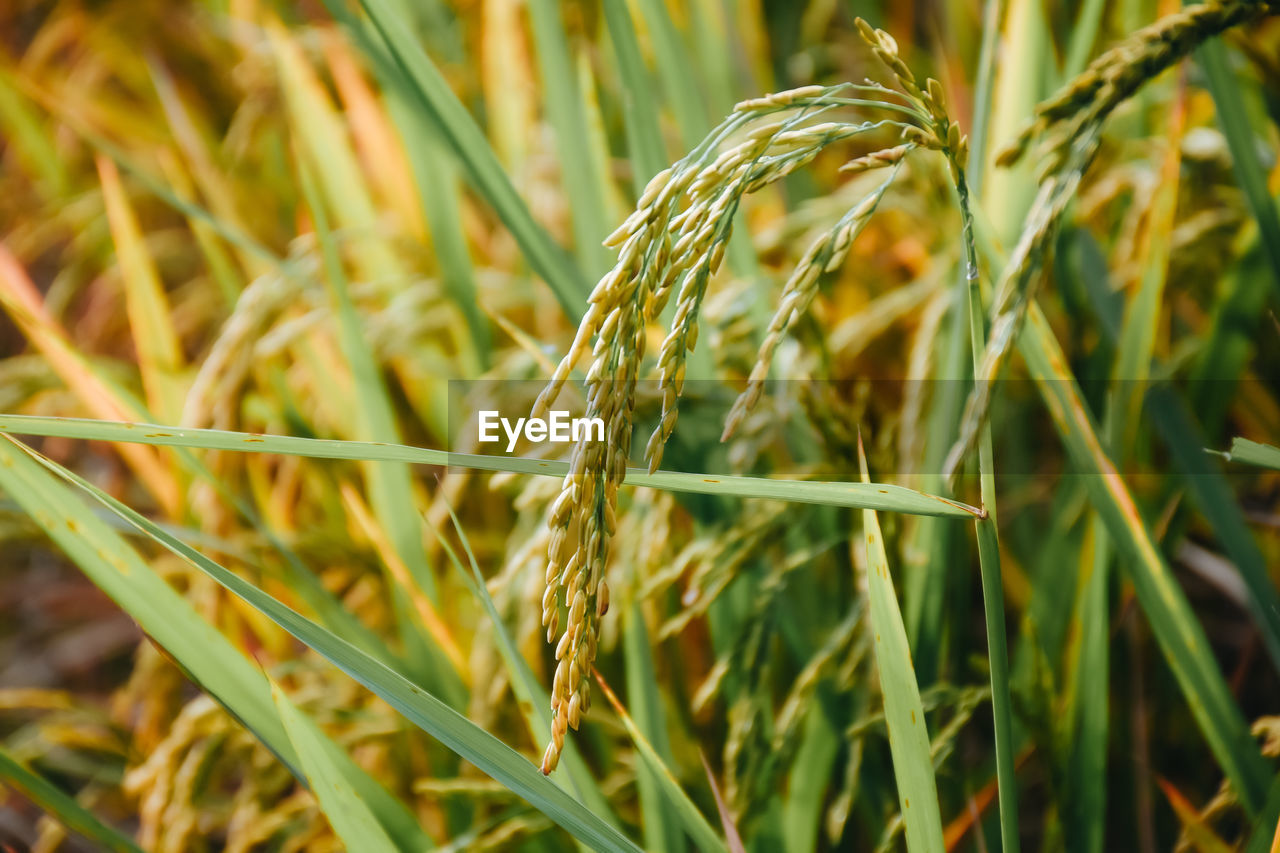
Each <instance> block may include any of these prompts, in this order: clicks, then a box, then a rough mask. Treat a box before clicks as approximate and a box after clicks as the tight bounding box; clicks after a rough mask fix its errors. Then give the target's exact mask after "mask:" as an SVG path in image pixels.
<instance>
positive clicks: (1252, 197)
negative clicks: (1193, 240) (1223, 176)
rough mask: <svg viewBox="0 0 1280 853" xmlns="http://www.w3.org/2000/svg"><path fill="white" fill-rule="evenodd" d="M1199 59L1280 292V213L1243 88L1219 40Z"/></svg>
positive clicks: (1209, 44)
mask: <svg viewBox="0 0 1280 853" xmlns="http://www.w3.org/2000/svg"><path fill="white" fill-rule="evenodd" d="M1196 59H1197V60H1198V61H1199V63H1200V67H1201V68H1203V69H1204V74H1205V77H1206V78H1207V82H1208V88H1209V93H1210V94H1211V95H1213V103H1214V105H1215V106H1217V108H1218V122H1219V123H1220V124H1221V125H1222V132H1223V135H1225V136H1226V137H1227V147H1228V148H1229V149H1230V150H1231V163H1232V165H1233V166H1234V167H1235V172H1236V181H1237V182H1238V183H1239V184H1240V190H1241V192H1243V193H1244V198H1245V203H1246V204H1248V206H1249V211H1250V212H1251V213H1252V214H1253V218H1254V219H1255V220H1256V221H1257V223H1258V231H1259V232H1260V236H1259V240H1258V242H1259V243H1261V244H1262V251H1263V253H1264V254H1265V255H1266V258H1267V262H1268V263H1269V264H1270V265H1271V283H1272V284H1273V285H1274V286H1275V290H1274V291H1273V293H1280V214H1277V212H1276V205H1275V202H1273V201H1272V199H1271V196H1270V194H1268V192H1267V173H1266V170H1265V169H1264V168H1263V166H1262V163H1260V162H1259V161H1258V148H1257V145H1256V143H1255V141H1254V134H1253V128H1252V127H1251V126H1250V123H1249V117H1248V115H1247V114H1246V111H1245V106H1244V101H1243V99H1242V97H1241V86H1240V84H1239V82H1238V81H1237V80H1235V79H1233V76H1232V74H1231V71H1230V69H1228V67H1227V48H1226V45H1224V44H1223V43H1222V41H1221V40H1220V39H1212V40H1210V41H1208V42H1206V43H1205V44H1204V45H1203V46H1202V47H1201V48H1200V49H1199V50H1198V51H1197V52H1196Z"/></svg>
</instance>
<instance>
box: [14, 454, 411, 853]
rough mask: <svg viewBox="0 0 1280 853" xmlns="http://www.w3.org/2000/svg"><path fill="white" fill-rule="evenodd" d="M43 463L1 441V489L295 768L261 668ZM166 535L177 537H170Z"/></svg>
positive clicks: (378, 806) (401, 838)
mask: <svg viewBox="0 0 1280 853" xmlns="http://www.w3.org/2000/svg"><path fill="white" fill-rule="evenodd" d="M37 460H39V461H37ZM41 464H45V465H49V466H51V465H52V463H48V462H47V461H46V460H44V459H43V458H41V457H39V456H38V455H35V454H34V452H33V451H31V450H30V449H28V448H26V447H25V446H23V445H22V444H20V443H19V442H17V441H15V440H14V439H12V438H10V437H9V436H4V437H3V439H0V489H3V490H4V491H5V492H7V493H8V494H9V495H10V497H11V498H13V500H15V501H16V502H17V503H18V504H19V505H20V506H21V507H22V508H23V510H24V511H25V512H26V513H27V514H28V515H30V516H31V518H33V519H34V520H35V521H36V523H37V524H39V525H40V527H41V528H43V529H44V531H45V533H46V534H48V536H49V537H50V538H51V539H52V540H53V541H54V543H55V544H57V545H58V546H59V547H60V548H61V549H62V550H63V552H64V553H65V554H66V555H67V556H68V557H69V558H71V560H73V561H74V562H75V563H76V564H77V565H78V566H79V567H80V569H81V570H82V571H83V572H84V573H85V575H86V576H87V577H88V578H89V579H90V580H91V581H93V583H94V584H96V585H97V586H98V587H99V588H100V589H101V590H102V591H103V592H105V593H106V594H107V595H108V596H109V597H111V598H112V599H113V600H114V601H115V602H116V603H117V604H118V605H119V606H120V607H121V608H122V609H123V610H124V611H125V612H127V613H128V614H129V615H130V616H131V617H133V619H134V620H135V621H137V623H138V625H139V626H140V627H141V628H142V630H143V631H145V632H146V633H147V634H148V635H150V636H151V638H152V639H154V640H155V641H156V642H157V643H158V644H159V645H160V646H161V647H162V648H164V649H165V651H166V652H168V653H169V654H170V655H171V656H172V657H173V659H174V660H176V661H177V662H178V663H179V664H180V665H181V666H182V667H183V668H184V669H185V670H186V672H187V674H188V676H189V677H190V678H191V679H192V680H193V681H195V682H196V684H198V685H199V686H200V687H201V688H202V689H203V690H205V691H206V692H208V693H209V695H210V696H212V697H213V698H214V699H216V700H217V701H218V702H219V703H220V704H222V705H223V706H224V707H225V708H226V709H227V711H228V712H229V713H231V714H232V715H233V716H234V717H235V718H236V719H237V720H239V721H240V722H241V723H242V724H243V725H244V726H245V727H246V728H248V729H249V730H250V731H251V732H253V734H254V736H255V737H257V738H258V739H259V740H261V741H262V743H263V744H264V745H265V746H266V747H267V748H268V749H270V750H271V751H272V752H274V753H275V754H276V755H277V756H278V757H279V758H280V759H281V761H282V762H284V764H285V765H286V766H288V767H289V768H290V769H291V770H295V771H296V768H297V757H296V755H295V753H294V751H293V747H292V745H291V744H290V742H289V739H288V736H287V735H286V734H285V731H284V729H283V727H282V726H281V724H280V719H279V715H278V713H277V711H276V709H275V707H274V705H273V703H272V699H271V689H270V686H269V685H268V684H267V680H266V678H265V676H263V674H262V671H261V670H260V669H258V668H257V667H256V666H254V665H253V664H251V663H250V662H249V661H248V660H246V659H245V657H244V655H243V654H242V653H241V652H239V651H238V650H237V649H235V647H233V646H232V645H231V643H230V642H229V641H228V640H227V639H226V638H225V637H223V636H222V634H220V633H218V631H217V630H215V629H214V628H213V626H211V625H210V624H209V623H208V622H206V621H205V620H204V619H202V618H201V617H200V615H199V614H198V613H197V612H196V610H195V608H194V607H193V606H192V605H191V604H190V602H188V601H187V600H186V599H185V598H183V597H182V596H181V595H179V594H178V593H177V592H175V591H174V590H173V589H172V588H171V587H170V586H169V585H168V584H167V583H165V582H164V580H162V579H161V578H160V576H159V575H157V574H156V573H155V572H153V571H152V570H151V568H150V566H148V565H147V564H146V562H144V561H143V559H142V558H141V557H140V556H139V555H138V553H137V552H136V551H135V550H133V548H131V547H130V546H129V545H128V544H127V543H126V542H125V541H124V540H123V539H122V538H121V536H120V535H119V534H118V533H116V532H115V531H113V530H112V529H111V528H110V527H108V526H107V525H106V523H105V522H103V521H102V520H101V519H99V518H98V517H97V516H96V515H94V514H93V513H92V512H91V511H90V510H89V508H88V507H87V506H85V505H84V503H83V502H82V501H81V500H80V499H79V497H78V496H77V495H76V493H75V492H73V491H72V490H71V489H70V488H69V487H67V486H65V485H63V484H62V483H60V482H59V481H58V480H57V479H56V478H54V477H53V476H51V475H50V474H49V472H48V471H46V470H43V469H42V468H41V467H40V465H41ZM53 470H55V472H56V473H58V474H59V475H65V476H66V477H69V478H74V476H75V475H72V474H70V473H69V472H65V471H63V470H61V469H59V468H57V466H53ZM73 481H74V480H73ZM90 488H92V487H90ZM104 497H105V496H104ZM108 500H110V499H108ZM113 509H114V508H113ZM117 515H119V513H117ZM138 518H141V516H138ZM144 521H145V520H144ZM133 526H134V527H137V526H138V525H137V524H134V525H133ZM144 529H145V531H146V532H147V533H148V535H149V536H150V538H152V539H155V538H156V533H157V531H160V528H159V527H158V526H156V525H155V524H154V523H152V522H150V521H145V526H144ZM162 536H164V537H168V538H170V539H171V538H172V537H170V536H169V534H167V533H162ZM326 748H329V749H330V750H331V754H332V755H333V760H334V761H336V762H338V765H339V766H340V767H341V768H342V769H343V772H344V773H345V774H346V776H347V779H348V781H349V782H350V783H351V784H352V785H353V786H354V787H355V788H356V790H357V791H359V792H360V795H361V796H362V797H363V798H364V800H365V802H366V803H368V804H369V806H370V808H371V809H372V810H373V812H374V813H375V814H376V815H377V816H378V820H379V821H380V822H381V823H382V825H383V827H384V828H386V830H387V831H388V832H389V833H391V835H392V837H393V838H395V840H396V842H397V843H398V844H399V845H400V846H402V847H404V848H405V849H422V848H423V847H424V846H426V847H429V846H430V840H429V839H428V838H427V836H426V835H425V834H424V833H423V832H422V830H421V828H420V827H419V826H418V824H417V821H416V820H415V819H414V817H413V815H412V814H410V813H409V811H408V809H406V808H405V807H404V805H403V804H401V803H400V802H399V801H398V800H396V799H395V798H394V797H392V796H391V795H390V794H389V793H388V792H387V791H386V789H385V788H383V787H382V786H381V785H379V784H378V783H377V782H376V781H374V780H373V778H372V777H370V776H369V775H368V774H366V773H365V772H364V771H363V770H361V769H360V768H359V767H358V766H357V765H356V764H355V762H353V761H352V760H351V759H350V758H349V757H348V756H347V755H346V753H345V752H342V751H341V750H340V749H339V748H338V747H337V746H336V745H332V744H331V742H330V743H329V744H328V745H327V747H326ZM295 775H296V772H295Z"/></svg>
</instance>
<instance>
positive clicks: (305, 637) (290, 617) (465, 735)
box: [41, 459, 639, 853]
mask: <svg viewBox="0 0 1280 853" xmlns="http://www.w3.org/2000/svg"><path fill="white" fill-rule="evenodd" d="M41 462H42V463H43V464H44V465H45V466H46V467H48V468H49V469H50V470H52V471H54V472H55V473H57V474H58V475H59V476H61V477H63V478H64V479H66V480H67V481H68V482H71V483H73V484H75V485H76V486H79V487H80V488H81V489H82V490H84V491H85V492H87V493H88V494H89V495H90V496H91V497H93V498H94V499H95V500H97V501H99V502H100V503H102V504H103V505H104V506H106V507H107V508H108V509H110V510H111V511H112V512H114V513H116V514H117V515H118V516H120V517H121V518H122V519H124V520H125V521H127V522H129V523H130V524H132V525H134V526H135V527H137V528H138V529H140V530H143V531H145V532H146V533H147V535H149V536H150V537H151V538H153V539H155V540H156V541H157V542H159V543H160V544H162V545H164V547H166V548H168V549H169V550H170V551H172V552H173V553H174V554H176V555H178V556H180V557H182V558H183V559H184V560H186V561H187V562H189V563H190V564H191V565H192V566H195V567H196V568H198V569H199V570H200V571H202V572H204V573H205V574H207V575H208V576H209V577H211V578H212V579H213V580H214V581H216V582H217V583H219V584H220V585H222V586H223V587H225V588H226V589H227V590H229V591H230V592H232V593H233V594H235V595H236V596H238V597H239V598H240V599H242V600H243V601H245V602H246V603H247V604H249V605H250V606H252V607H253V608H255V609H256V610H258V611H259V612H261V613H262V614H263V615H265V616H267V617H268V618H269V619H271V620H272V621H273V622H275V623H276V624H278V625H279V626H280V627H281V628H284V630H286V631H288V632H289V633H290V634H292V635H293V636H294V637H295V638H297V639H298V640H299V641H300V642H302V643H304V644H305V645H307V646H309V647H310V648H312V649H313V650H315V651H316V652H317V653H319V654H320V655H322V656H323V657H325V658H326V659H327V660H328V661H329V662H331V663H332V664H334V665H335V666H336V667H338V668H339V669H340V670H342V671H343V672H345V673H346V674H347V675H349V676H351V678H353V679H354V680H355V681H357V682H359V683H360V684H362V685H364V686H365V687H367V688H368V689H369V690H371V691H373V692H374V693H375V694H377V695H378V696H379V697H381V698H382V699H383V700H384V701H386V702H387V704H389V705H390V706H391V707H393V708H395V709H396V710H397V711H399V712H400V713H401V714H403V715H404V716H405V718H406V719H408V720H409V721H410V722H412V723H414V724H415V725H416V726H418V727H419V728H421V729H422V730H423V731H425V732H427V733H428V734H430V735H431V736H433V737H435V738H436V739H437V740H439V741H440V742H441V743H442V744H444V745H445V746H446V747H448V748H449V749H451V750H453V751H454V752H455V753H457V754H458V755H459V756H461V757H462V758H465V759H466V760H467V761H470V762H471V763H472V764H474V765H475V766H476V767H478V768H480V770H482V771H483V772H485V773H486V774H488V775H489V776H490V777H492V778H493V779H495V780H496V781H498V782H500V783H501V784H502V785H504V786H506V787H507V788H508V789H509V790H511V791H513V792H514V793H516V794H517V795H519V796H521V797H523V798H524V799H525V800H527V801H528V802H529V804H530V805H532V806H533V807H534V808H536V809H538V810H539V811H541V812H542V813H543V814H545V815H546V816H547V817H549V818H551V820H553V821H555V822H556V823H558V824H559V825H560V826H562V827H564V828H565V829H566V830H568V832H569V833H570V834H572V835H573V836H574V837H575V838H578V839H580V840H582V841H583V842H585V843H586V844H588V845H590V846H591V847H592V848H593V849H595V850H601V851H623V853H633V851H636V850H638V849H639V848H637V847H636V846H635V845H634V844H632V843H631V842H630V841H628V840H627V839H626V838H625V837H624V836H623V835H621V834H620V833H619V832H618V831H617V830H616V829H614V828H613V827H611V826H609V825H608V824H607V823H605V822H604V821H603V820H602V819H601V818H600V817H598V816H597V815H595V814H594V813H593V812H591V811H589V810H587V809H586V808H585V807H584V806H583V805H582V804H581V803H579V802H578V801H577V800H575V799H573V798H572V797H571V796H569V795H568V794H566V793H565V792H564V791H562V790H561V789H560V788H558V787H556V785H555V783H553V782H551V781H550V780H549V779H547V778H546V777H545V776H543V775H542V773H541V772H539V770H538V768H537V767H536V766H535V765H534V764H533V763H532V762H531V761H529V759H528V758H526V757H525V756H523V755H520V754H519V753H518V752H516V751H515V750H513V749H512V748H511V747H509V746H507V745H506V744H505V743H503V742H502V741H500V740H498V739H497V738H495V737H494V736H493V735H491V734H489V733H488V732H486V731H484V730H483V729H481V728H480V727H479V726H477V725H476V724H475V723H473V722H471V721H470V720H468V719H467V718H466V717H464V716H462V715H461V714H459V713H458V712H457V711H455V710H453V709H452V708H450V707H449V706H448V705H446V704H445V703H444V702H441V701H440V700H439V699H437V698H436V697H435V696H432V695H431V694H430V693H428V692H427V691H425V690H423V689H422V688H421V687H419V686H418V685H416V684H414V683H413V682H411V681H409V680H408V679H407V678H405V677H404V676H402V675H400V674H399V673H396V672H394V671H393V670H391V669H389V668H388V667H387V666H386V665H384V664H383V663H381V662H380V661H378V660H376V659H375V658H372V657H370V656H369V655H367V654H365V653H364V652H362V651H360V650H359V649H357V648H356V647H355V646H352V645H351V644H350V643H348V642H346V641H345V640H343V639H341V638H339V637H337V636H336V635H334V634H331V633H330V632H328V631H326V630H325V629H324V628H322V627H320V626H319V625H317V624H316V623H314V622H312V621H310V620H309V619H306V618H304V617H303V616H301V615H299V614H298V613H296V612H295V611H293V610H291V609H290V608H288V607H286V606H285V605H284V604H281V603H280V602H279V601H277V600H276V599H274V598H272V597H271V596H270V595H268V594H266V593H265V592H263V591H262V590H260V589H258V588H257V587H256V586H254V585H253V584H251V583H249V582H248V581H245V580H243V579H241V578H240V577H239V576H238V575H236V574H234V573H232V572H230V571H228V570H227V569H225V568H223V567H222V566H220V565H218V564H217V563H216V562H214V561H213V560H211V559H209V558H208V557H206V556H204V555H203V554H201V553H200V552H198V551H196V550H195V549H194V548H192V547H190V546H189V545H187V544H185V543H184V542H182V541H180V540H178V539H177V538H175V537H173V536H171V535H170V534H168V533H166V532H165V531H164V530H163V529H162V528H160V527H159V526H157V525H156V524H154V523H153V522H151V521H150V520H148V519H147V518H145V517H144V516H142V515H140V514H138V513H137V512H135V511H133V510H132V509H130V508H129V507H127V506H125V505H124V504H122V503H121V502H120V501H118V500H116V499H115V498H113V497H111V496H110V495H108V494H107V493H105V492H103V491H102V490H101V489H98V488H97V487H95V486H93V485H92V484H90V483H89V482H87V481H85V480H84V479H82V478H81V477H78V476H77V475H75V474H73V473H71V472H70V471H67V470H66V469H65V468H62V467H61V466H59V465H57V464H56V463H53V462H50V461H48V460H43V459H42V460H41Z"/></svg>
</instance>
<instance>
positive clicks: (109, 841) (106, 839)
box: [0, 749, 142, 853]
mask: <svg viewBox="0 0 1280 853" xmlns="http://www.w3.org/2000/svg"><path fill="white" fill-rule="evenodd" d="M0 786H5V787H11V788H14V789H16V790H18V791H20V792H21V793H22V795H23V796H25V797H26V798H27V799H29V800H31V802H33V803H35V804H36V805H37V806H39V807H40V808H41V809H43V810H44V811H45V812H47V813H48V814H49V815H50V816H51V817H52V818H53V819H54V820H56V821H57V822H58V823H60V824H62V825H63V826H65V827H66V828H67V829H69V830H71V831H72V832H74V833H76V834H77V835H82V836H84V837H85V838H87V839H88V840H90V841H92V842H93V843H94V844H95V845H97V847H98V849H101V850H110V851H112V853H142V848H141V847H139V846H138V845H136V844H134V843H133V841H132V840H131V839H129V838H127V837H126V836H125V835H123V834H122V833H121V832H120V831H119V830H117V829H113V828H112V827H110V826H107V825H106V824H105V823H103V822H102V821H100V820H99V819H98V818H97V816H96V815H94V814H93V812H91V811H89V810H88V809H86V808H85V807H84V806H82V805H80V804H79V803H77V802H76V801H75V798H74V797H71V796H69V795H67V794H66V793H64V792H63V791H61V790H60V789H59V788H58V786H56V785H54V784H53V783H52V782H50V781H49V780H48V779H45V778H44V777H43V776H41V775H40V774H39V773H36V772H35V771H34V770H31V769H30V768H28V767H27V766H25V765H24V764H22V763H21V762H20V761H18V759H16V758H14V757H13V756H12V755H10V754H9V753H8V752H7V751H5V750H4V749H0Z"/></svg>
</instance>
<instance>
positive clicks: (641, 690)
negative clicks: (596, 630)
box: [622, 602, 684, 853]
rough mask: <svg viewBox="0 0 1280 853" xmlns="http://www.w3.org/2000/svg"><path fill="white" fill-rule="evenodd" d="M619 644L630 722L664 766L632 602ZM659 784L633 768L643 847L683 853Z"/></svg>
mask: <svg viewBox="0 0 1280 853" xmlns="http://www.w3.org/2000/svg"><path fill="white" fill-rule="evenodd" d="M622 642H623V646H624V654H625V656H626V677H627V696H628V697H630V699H631V709H632V712H633V716H632V719H633V721H634V722H635V725H636V728H637V730H639V732H640V734H641V735H643V736H644V738H645V740H647V741H648V742H649V743H650V744H652V745H653V749H654V752H655V753H657V755H658V757H659V758H661V759H662V761H663V763H667V762H669V761H670V760H671V748H670V746H669V745H668V743H667V729H666V721H665V720H664V719H663V713H662V690H661V686H660V684H659V682H658V677H657V674H656V673H655V672H654V669H653V643H652V642H651V641H650V639H649V631H648V628H647V626H646V625H645V622H644V609H643V608H642V607H641V606H640V604H639V602H635V603H633V604H632V605H631V607H630V608H629V609H628V610H627V612H626V618H625V621H624V624H623V626H622ZM661 784H662V780H661V779H659V778H658V774H657V773H655V772H654V770H653V769H651V768H650V767H648V765H647V763H646V765H645V766H642V767H637V768H636V787H637V788H638V789H639V792H640V814H641V815H642V816H643V818H644V843H645V847H646V848H648V849H649V850H664V851H670V853H679V851H682V850H684V836H683V835H682V834H681V833H680V831H679V828H678V827H677V826H676V823H675V821H674V820H673V819H672V818H674V817H676V816H675V815H673V814H671V813H670V812H669V808H671V806H670V804H669V802H668V800H667V799H666V798H665V797H663V796H662V792H661V788H660V786H661Z"/></svg>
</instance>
